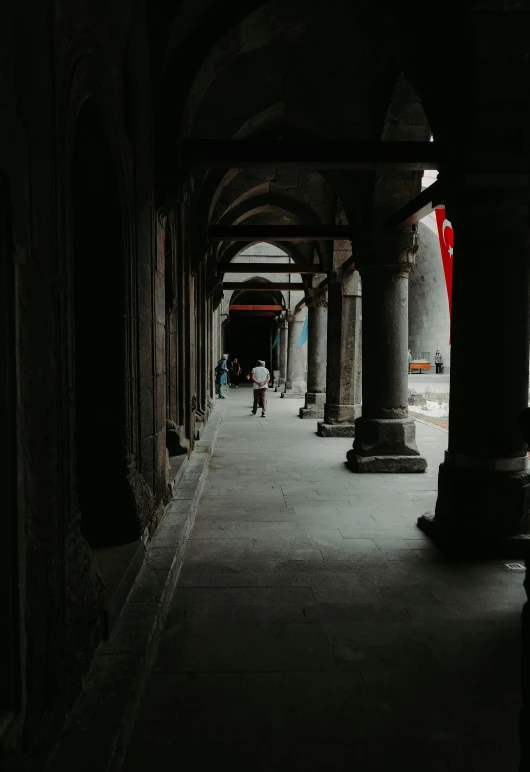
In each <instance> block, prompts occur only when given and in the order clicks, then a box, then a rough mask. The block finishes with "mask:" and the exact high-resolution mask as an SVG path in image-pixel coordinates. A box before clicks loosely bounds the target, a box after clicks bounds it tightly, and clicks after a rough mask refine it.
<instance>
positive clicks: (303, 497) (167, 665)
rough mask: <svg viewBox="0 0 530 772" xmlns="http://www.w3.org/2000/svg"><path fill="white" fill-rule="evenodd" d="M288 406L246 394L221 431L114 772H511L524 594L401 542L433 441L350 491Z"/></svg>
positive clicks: (421, 541) (329, 453)
mask: <svg viewBox="0 0 530 772" xmlns="http://www.w3.org/2000/svg"><path fill="white" fill-rule="evenodd" d="M301 404H302V403H300V404H299V403H298V402H297V401H295V400H284V399H280V394H279V393H278V394H276V393H273V392H272V391H270V392H269V408H268V413H267V418H266V419H261V418H259V417H258V416H256V417H254V416H252V415H251V414H250V407H251V390H250V389H249V388H240V389H239V390H238V391H237V392H236V391H234V390H231V391H230V392H229V394H228V398H227V399H226V400H225V401H224V402H222V403H219V402H218V403H217V407H216V410H215V411H214V416H215V415H216V414H217V416H219V414H222V422H221V424H220V428H219V433H218V435H217V442H216V446H215V450H214V452H213V456H212V459H211V464H210V471H209V473H208V477H207V479H206V483H205V487H204V491H203V495H202V498H201V501H200V505H199V509H198V512H197V516H196V520H195V525H194V528H193V531H192V534H191V538H190V540H189V542H188V546H187V550H186V554H185V558H184V563H183V568H182V571H181V574H180V578H179V581H178V585H177V588H176V591H175V594H174V597H173V600H172V604H171V609H170V612H169V617H168V620H167V625H166V630H165V633H164V635H163V638H162V641H161V645H160V648H159V651H158V656H157V659H156V662H155V665H154V668H153V671H152V674H151V677H150V680H149V683H148V685H147V688H146V692H145V695H144V699H143V703H142V706H141V710H140V714H139V716H138V719H137V722H136V726H135V729H134V731H133V735H132V740H131V744H130V747H129V750H128V755H127V757H126V760H125V764H124V768H123V769H124V772H143V770H145V769H146V768H147V766H148V767H149V768H155V769H157V770H163V769H164V770H165V769H170V768H174V767H175V765H176V764H177V763H178V760H179V759H180V760H182V759H183V758H188V759H189V758H193V760H194V764H196V765H197V766H198V767H199V768H201V769H217V768H227V769H231V770H233V771H234V772H236V770H237V771H239V770H245V772H250V770H252V772H257V771H258V770H264V771H265V770H266V771H267V772H271V771H272V770H275V772H280V771H283V770H292V769H304V770H316V769H333V770H346V769H347V770H352V769H355V770H358V771H359V772H365V771H366V772H368V770H389V769H396V770H398V769H399V770H401V769H403V770H407V772H416V770H417V771H418V772H419V770H422V772H423V770H429V772H441V771H442V770H444V772H449V770H450V771H451V772H464V770H465V772H469V770H478V769H480V770H481V772H499V771H500V770H503V772H511V771H512V770H515V769H516V768H517V763H518V753H519V749H518V739H517V723H518V711H519V703H520V699H519V693H520V671H519V660H520V653H519V637H520V609H521V605H522V604H523V602H524V592H523V587H522V581H521V579H522V575H521V573H519V572H514V571H510V570H509V569H508V567H507V566H506V564H505V562H502V561H483V562H477V561H476V560H475V561H469V562H466V561H465V560H464V561H463V562H459V563H451V562H449V561H447V560H446V559H445V558H444V557H443V556H442V555H441V554H440V553H439V551H438V550H437V549H436V548H435V547H434V546H433V544H432V542H430V541H429V540H428V539H427V538H426V537H425V536H424V535H423V534H422V533H421V531H419V530H418V529H417V528H416V520H417V518H418V516H419V515H422V514H423V513H424V512H426V511H432V510H433V508H434V504H435V500H436V491H437V473H438V465H439V463H440V462H441V460H442V458H443V452H444V450H445V449H446V447H447V433H446V432H445V431H443V430H442V429H439V428H437V427H435V426H429V425H428V424H425V423H418V424H417V427H416V428H417V438H418V445H419V449H420V452H421V453H422V455H424V456H425V457H426V458H427V460H428V463H429V466H428V469H427V472H426V473H425V474H419V475H406V474H401V475H390V474H379V475H369V474H366V475H356V474H353V473H352V472H351V471H349V469H348V468H347V466H346V464H345V462H344V459H345V455H346V451H347V450H348V449H349V448H350V447H351V440H349V439H323V438H319V437H318V436H317V434H316V422H315V421H301V420H299V419H298V418H297V413H298V408H299V407H300V405H301Z"/></svg>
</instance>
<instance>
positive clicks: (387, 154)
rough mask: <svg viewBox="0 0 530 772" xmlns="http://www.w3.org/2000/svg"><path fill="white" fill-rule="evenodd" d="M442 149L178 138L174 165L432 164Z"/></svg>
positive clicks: (359, 166)
mask: <svg viewBox="0 0 530 772" xmlns="http://www.w3.org/2000/svg"><path fill="white" fill-rule="evenodd" d="M445 155H446V153H445V152H444V147H443V146H440V145H438V144H437V143H435V142H371V141H358V142H355V141H347V140H346V141H345V140H339V141H334V140H295V141H293V140H269V141H267V140H254V139H245V140H237V139H236V140H233V139H232V140H231V139H228V140H224V139H183V140H181V143H180V165H181V166H183V167H187V166H200V167H203V168H208V169H249V168H250V169H254V168H259V167H261V166H276V165H278V166H294V167H298V168H308V169H353V170H355V171H367V170H368V171H369V170H374V169H379V168H384V167H387V166H389V167H392V168H394V169H408V170H420V169H438V168H439V165H440V163H441V162H442V161H443V160H444V158H445Z"/></svg>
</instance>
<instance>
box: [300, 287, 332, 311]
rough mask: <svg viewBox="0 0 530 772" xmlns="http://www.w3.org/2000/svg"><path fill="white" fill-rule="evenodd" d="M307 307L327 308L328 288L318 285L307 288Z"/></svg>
mask: <svg viewBox="0 0 530 772" xmlns="http://www.w3.org/2000/svg"><path fill="white" fill-rule="evenodd" d="M305 304H306V306H307V308H327V307H328V298H327V292H326V290H323V289H320V288H318V287H313V288H310V289H308V290H306V302H305Z"/></svg>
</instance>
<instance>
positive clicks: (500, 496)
mask: <svg viewBox="0 0 530 772" xmlns="http://www.w3.org/2000/svg"><path fill="white" fill-rule="evenodd" d="M477 462H478V463H480V460H479V459H477ZM529 491H530V471H528V470H526V471H520V472H499V471H490V470H487V469H472V468H468V467H460V466H454V465H453V464H451V463H447V462H444V463H443V464H440V469H439V472H438V501H437V502H436V512H435V514H434V515H433V514H432V513H426V514H425V515H423V516H422V517H420V518H419V520H418V527H419V528H421V530H422V531H424V533H426V534H427V535H428V536H429V537H430V538H432V540H433V541H434V542H435V544H437V545H438V546H439V547H440V549H442V550H443V551H444V552H445V553H447V554H449V555H453V556H474V557H477V556H480V557H489V558H516V557H517V558H521V557H525V556H527V555H530V519H529V504H530V497H529Z"/></svg>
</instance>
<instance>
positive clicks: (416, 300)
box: [409, 213, 451, 373]
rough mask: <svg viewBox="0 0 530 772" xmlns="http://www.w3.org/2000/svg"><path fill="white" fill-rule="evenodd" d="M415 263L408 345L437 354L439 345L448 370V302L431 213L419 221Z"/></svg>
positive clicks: (411, 348) (412, 276)
mask: <svg viewBox="0 0 530 772" xmlns="http://www.w3.org/2000/svg"><path fill="white" fill-rule="evenodd" d="M418 247H419V248H418V253H417V255H416V265H415V266H414V268H413V269H412V270H411V272H410V278H409V348H410V350H411V351H412V353H413V355H414V353H415V352H420V351H429V352H430V356H431V365H432V367H433V369H434V354H435V352H436V349H437V348H439V349H440V351H441V352H442V356H443V358H444V369H445V372H446V373H447V372H449V369H450V356H451V346H450V345H449V304H448V300H447V289H446V286H445V276H444V271H443V265H442V256H441V253H440V243H439V240H438V231H437V227H436V217H435V215H434V213H433V214H431V215H428V216H427V217H425V218H424V219H423V220H421V222H420V223H419V229H418Z"/></svg>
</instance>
